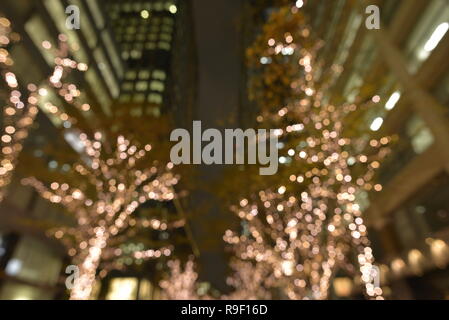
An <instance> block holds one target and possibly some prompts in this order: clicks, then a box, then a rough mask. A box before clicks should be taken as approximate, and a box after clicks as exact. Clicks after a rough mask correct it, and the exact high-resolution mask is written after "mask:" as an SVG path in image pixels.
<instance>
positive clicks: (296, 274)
mask: <svg viewBox="0 0 449 320" xmlns="http://www.w3.org/2000/svg"><path fill="white" fill-rule="evenodd" d="M322 46H323V42H322V41H320V40H319V39H316V38H315V37H314V36H313V33H312V30H311V29H310V27H309V26H308V24H307V21H306V19H305V17H304V16H303V14H302V13H301V12H300V11H299V10H298V7H297V6H296V5H293V6H292V5H286V6H281V7H280V8H279V9H278V10H274V11H273V12H272V14H271V15H270V17H269V19H268V21H267V23H266V24H265V25H264V27H263V31H262V33H261V35H260V36H259V37H258V38H257V40H256V41H255V43H254V44H253V45H252V46H251V47H250V48H248V50H247V58H248V67H249V69H250V74H251V77H250V79H249V90H250V92H249V94H250V98H251V99H252V100H253V101H255V103H256V104H257V106H258V108H259V110H260V114H259V116H258V117H257V122H258V126H259V127H260V128H270V129H272V128H278V129H277V133H276V134H277V135H278V137H279V139H280V142H279V145H278V148H279V151H280V156H279V162H280V164H281V166H280V168H279V172H278V174H277V175H275V176H272V177H259V176H257V173H255V172H254V171H253V168H252V167H249V168H248V170H247V173H242V172H238V175H236V176H235V178H232V175H230V178H229V181H228V182H229V184H228V182H224V183H223V185H222V190H221V192H222V194H228V195H229V194H231V195H235V194H236V192H235V191H231V190H234V189H235V183H236V181H237V179H239V180H240V182H239V183H240V184H242V183H243V184H244V185H245V187H246V188H245V189H247V191H243V190H242V192H241V196H240V203H239V205H233V206H232V207H231V209H232V211H233V212H234V213H235V214H236V215H237V216H238V217H239V218H240V219H241V230H240V231H237V232H234V231H231V230H228V231H227V232H226V234H225V236H224V239H225V241H226V242H227V243H229V244H230V245H231V246H232V248H233V250H234V254H235V256H236V258H238V259H240V260H241V261H244V262H245V263H247V265H246V268H247V269H249V270H253V272H245V273H243V272H242V269H241V268H242V265H241V263H235V262H233V265H231V267H232V269H234V272H235V274H234V276H233V277H231V279H234V280H233V281H234V283H239V285H240V286H241V288H240V289H241V290H243V292H239V295H240V296H245V295H246V296H249V297H251V296H252V297H253V296H260V294H259V293H255V288H257V287H259V285H260V286H263V287H264V288H266V289H267V290H268V291H270V290H273V289H280V290H281V291H282V294H281V298H282V297H288V298H290V299H326V298H327V297H328V293H329V290H330V287H331V285H332V280H333V278H334V276H335V275H336V273H337V271H338V270H341V269H344V270H345V271H347V272H350V273H351V274H352V275H353V277H354V279H357V278H358V276H357V274H359V275H360V278H359V279H361V282H362V283H363V285H364V287H365V291H366V293H367V295H368V296H369V297H373V298H377V299H381V298H382V289H381V288H380V287H379V284H378V283H376V281H375V278H376V275H375V272H376V270H377V269H376V268H375V267H374V265H373V263H374V257H373V254H372V250H371V248H370V242H369V240H368V237H367V227H366V225H365V222H364V219H363V217H362V211H363V209H364V207H365V204H366V203H365V202H366V200H365V199H366V198H367V192H369V191H371V190H375V191H380V190H381V189H382V186H381V185H380V184H375V183H373V182H372V181H373V179H374V178H375V173H376V170H377V169H378V168H379V166H380V162H381V161H382V159H383V158H384V157H385V156H386V155H387V154H388V152H389V148H388V147H387V146H386V145H387V144H388V143H390V141H391V138H389V137H382V138H380V139H370V138H369V135H368V132H367V131H368V128H364V129H363V130H360V127H357V128H356V129H357V130H354V128H353V127H352V126H350V125H349V124H350V123H351V122H350V117H351V116H352V117H353V116H354V114H355V113H357V112H364V110H366V109H367V107H369V106H370V105H372V101H371V100H369V101H358V102H360V103H357V104H356V103H343V104H341V105H338V106H335V105H333V104H332V102H331V101H330V100H329V96H328V92H329V91H330V88H331V87H332V85H333V83H334V81H335V79H336V78H337V76H336V75H338V73H339V72H341V67H339V66H332V67H331V70H324V69H323V65H324V63H323V61H321V60H320V59H319V58H317V56H318V53H319V52H320V49H321V47H322ZM233 188H234V189H233ZM229 198H231V197H229ZM377 276H378V275H377ZM242 277H243V278H245V279H242ZM236 279H240V280H239V281H238V280H236ZM262 279H263V281H262ZM251 281H256V283H258V285H249V283H250V282H251ZM242 288H245V289H242ZM237 291H239V288H237ZM245 291H246V292H247V293H246V294H245ZM275 291H276V290H275ZM262 295H263V294H262Z"/></svg>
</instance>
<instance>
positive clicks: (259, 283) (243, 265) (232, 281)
mask: <svg viewBox="0 0 449 320" xmlns="http://www.w3.org/2000/svg"><path fill="white" fill-rule="evenodd" d="M230 267H231V269H232V272H233V274H232V275H231V276H230V277H228V279H227V281H226V283H227V284H228V285H229V286H231V287H232V288H234V291H233V292H232V293H231V294H229V295H225V296H223V297H222V298H223V299H225V300H270V299H271V298H272V295H271V292H270V291H269V290H267V289H266V288H267V287H268V288H269V287H270V280H271V279H270V274H269V271H270V270H269V268H266V266H265V265H264V264H262V263H253V262H251V261H244V260H241V259H234V260H233V261H231V263H230Z"/></svg>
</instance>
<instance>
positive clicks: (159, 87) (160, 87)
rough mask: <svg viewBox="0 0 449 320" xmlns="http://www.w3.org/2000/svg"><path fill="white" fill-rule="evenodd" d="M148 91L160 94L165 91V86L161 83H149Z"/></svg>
mask: <svg viewBox="0 0 449 320" xmlns="http://www.w3.org/2000/svg"><path fill="white" fill-rule="evenodd" d="M150 89H151V90H154V91H159V92H162V91H164V89H165V85H164V83H163V82H161V81H151V84H150Z"/></svg>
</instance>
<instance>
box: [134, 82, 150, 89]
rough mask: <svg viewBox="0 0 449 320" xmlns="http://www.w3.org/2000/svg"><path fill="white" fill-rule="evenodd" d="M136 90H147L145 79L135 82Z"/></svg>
mask: <svg viewBox="0 0 449 320" xmlns="http://www.w3.org/2000/svg"><path fill="white" fill-rule="evenodd" d="M136 90H137V91H147V90H148V82H146V81H139V82H137V84H136Z"/></svg>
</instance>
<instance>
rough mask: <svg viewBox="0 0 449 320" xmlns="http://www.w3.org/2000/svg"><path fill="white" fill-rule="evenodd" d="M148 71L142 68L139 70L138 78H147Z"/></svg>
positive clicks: (148, 75)
mask: <svg viewBox="0 0 449 320" xmlns="http://www.w3.org/2000/svg"><path fill="white" fill-rule="evenodd" d="M150 74H151V73H150V71H148V70H142V71H140V72H139V78H140V79H145V80H146V79H149V78H150Z"/></svg>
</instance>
